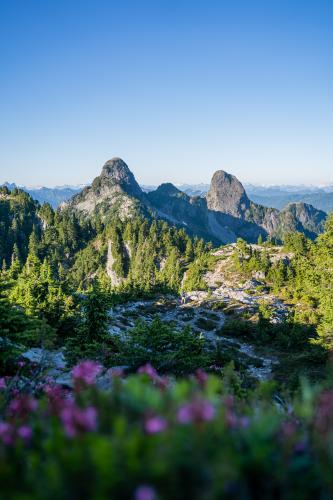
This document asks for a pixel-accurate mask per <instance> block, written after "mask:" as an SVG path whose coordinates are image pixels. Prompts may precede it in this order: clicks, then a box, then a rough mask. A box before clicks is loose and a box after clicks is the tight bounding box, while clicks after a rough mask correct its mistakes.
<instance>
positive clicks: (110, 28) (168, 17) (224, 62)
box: [0, 0, 333, 185]
mask: <svg viewBox="0 0 333 500" xmlns="http://www.w3.org/2000/svg"><path fill="white" fill-rule="evenodd" d="M332 27H333V1H332V0H327V1H326V0H313V1H307V0H303V1H297V0H268V1H267V0H266V1H257V0H253V1H250V0H246V1H241V0H228V1H224V0H219V1H214V0H202V1H201V0H200V1H196V0H163V1H162V0H152V1H146V0H136V1H130V0H117V1H116V0H89V1H88V0H87V1H85V0H40V1H37V0H0V182H2V181H5V180H9V181H15V182H17V183H22V184H44V185H55V184H65V183H84V182H88V181H90V180H92V179H93V178H94V177H95V176H96V175H98V174H99V172H100V170H101V167H102V165H103V163H104V162H105V161H106V160H108V159H109V158H111V157H113V156H121V157H122V158H123V159H124V160H125V161H126V162H127V163H128V164H129V166H130V168H131V169H132V170H133V172H134V174H135V175H136V177H137V178H138V180H139V181H140V182H143V183H151V184H156V183H159V182H162V181H166V180H170V181H173V182H176V183H177V182H200V181H203V182H206V181H209V180H210V177H211V175H212V173H213V172H214V171H215V170H217V169H225V170H227V171H229V172H231V173H234V174H235V175H237V176H238V177H239V178H240V179H241V180H243V181H250V182H262V183H287V182H289V183H320V182H330V181H333V28H332Z"/></svg>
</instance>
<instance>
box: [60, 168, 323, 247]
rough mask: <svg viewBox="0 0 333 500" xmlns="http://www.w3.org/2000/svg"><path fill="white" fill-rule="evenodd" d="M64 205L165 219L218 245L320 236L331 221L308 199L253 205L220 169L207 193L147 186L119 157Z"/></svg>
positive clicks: (86, 213)
mask: <svg viewBox="0 0 333 500" xmlns="http://www.w3.org/2000/svg"><path fill="white" fill-rule="evenodd" d="M61 209H62V210H69V211H74V212H76V213H77V214H78V215H79V216H80V217H82V216H83V217H95V216H96V215H97V216H98V217H101V218H102V219H106V218H112V217H114V216H116V217H119V218H120V219H122V220H125V219H127V218H131V217H133V216H136V215H141V216H143V217H146V218H158V219H164V220H166V221H168V222H171V223H172V224H174V225H176V226H178V227H183V228H184V229H185V230H186V231H187V232H188V233H190V234H192V235H196V236H200V237H203V238H205V239H206V240H211V241H214V242H216V243H230V242H234V241H236V240H237V238H239V237H242V238H244V239H245V240H247V241H251V242H255V241H257V239H258V237H259V236H260V235H261V236H262V237H263V238H266V237H267V236H271V237H275V238H277V239H279V240H281V239H283V236H284V234H286V233H288V232H291V231H300V232H303V233H304V234H305V235H306V236H308V237H310V238H315V237H316V235H317V234H319V233H320V232H321V231H322V229H323V224H324V221H325V219H326V213H325V212H323V211H321V210H317V209H316V208H314V207H313V206H312V205H308V204H305V203H290V204H288V205H287V206H286V207H285V208H284V209H283V210H281V211H280V210H278V209H276V208H268V207H265V206H263V205H259V204H257V203H254V202H253V201H251V200H250V199H249V197H248V196H247V193H246V191H245V189H244V187H243V185H242V184H241V183H240V182H239V180H238V179H237V178H236V177H235V176H233V175H231V174H228V173H227V172H224V171H223V170H218V171H217V172H215V174H214V175H213V178H212V181H211V184H210V186H209V190H208V193H207V195H206V196H205V197H202V196H189V195H188V194H186V193H185V192H183V191H181V190H180V189H178V188H177V187H176V186H174V185H173V184H171V183H164V184H161V185H160V186H159V187H158V188H157V189H155V190H148V189H147V187H146V188H145V189H142V188H141V187H140V186H139V184H138V183H137V181H136V179H135V177H134V175H133V173H132V172H131V170H130V169H129V168H128V166H127V165H126V163H125V162H124V161H123V160H121V159H120V158H113V159H112V160H109V161H108V162H106V163H105V165H104V166H103V168H102V172H101V174H100V175H99V176H98V177H96V178H95V179H94V181H93V182H92V184H91V185H90V186H87V187H85V188H84V189H83V190H82V191H80V192H79V193H77V194H76V195H74V196H73V197H72V198H71V199H70V200H68V201H67V202H65V203H63V204H62V205H61Z"/></svg>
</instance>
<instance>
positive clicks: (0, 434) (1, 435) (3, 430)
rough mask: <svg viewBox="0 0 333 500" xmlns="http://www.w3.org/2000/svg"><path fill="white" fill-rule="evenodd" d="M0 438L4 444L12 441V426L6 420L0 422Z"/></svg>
mask: <svg viewBox="0 0 333 500" xmlns="http://www.w3.org/2000/svg"><path fill="white" fill-rule="evenodd" d="M0 439H1V440H2V442H3V443H4V444H6V445H10V444H12V443H13V427H12V426H11V425H10V424H8V422H0Z"/></svg>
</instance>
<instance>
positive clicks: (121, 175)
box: [98, 158, 142, 197]
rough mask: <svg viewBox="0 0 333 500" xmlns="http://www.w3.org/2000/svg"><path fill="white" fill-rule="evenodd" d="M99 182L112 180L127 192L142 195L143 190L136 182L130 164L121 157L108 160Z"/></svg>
mask: <svg viewBox="0 0 333 500" xmlns="http://www.w3.org/2000/svg"><path fill="white" fill-rule="evenodd" d="M98 179H99V183H103V181H107V182H108V183H109V182H110V181H111V182H112V184H116V185H119V186H120V187H121V188H122V189H123V190H124V191H125V192H126V193H127V194H130V195H131V196H135V197H141V195H142V191H141V188H140V186H139V184H138V183H137V182H136V180H135V177H134V175H133V174H132V172H131V170H130V169H129V168H128V165H126V163H125V162H124V161H123V160H122V159H121V158H112V159H111V160H109V161H107V162H106V163H105V164H104V166H103V169H102V173H101V175H100V177H99V178H98Z"/></svg>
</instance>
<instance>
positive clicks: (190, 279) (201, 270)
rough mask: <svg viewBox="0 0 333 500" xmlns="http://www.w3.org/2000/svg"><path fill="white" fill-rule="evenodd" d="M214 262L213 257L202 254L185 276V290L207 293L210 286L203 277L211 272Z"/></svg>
mask: <svg viewBox="0 0 333 500" xmlns="http://www.w3.org/2000/svg"><path fill="white" fill-rule="evenodd" d="M213 262H214V258H213V257H212V256H210V255H208V254H205V253H202V254H201V255H200V256H199V257H198V258H197V259H196V260H195V261H194V262H193V264H192V265H191V266H190V268H189V269H188V271H187V273H186V276H185V280H184V284H183V289H184V290H185V291H192V290H204V291H206V290H207V289H208V286H207V283H206V282H205V280H204V278H203V276H204V274H205V273H206V272H207V271H209V269H210V268H211V265H212V263H213Z"/></svg>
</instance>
